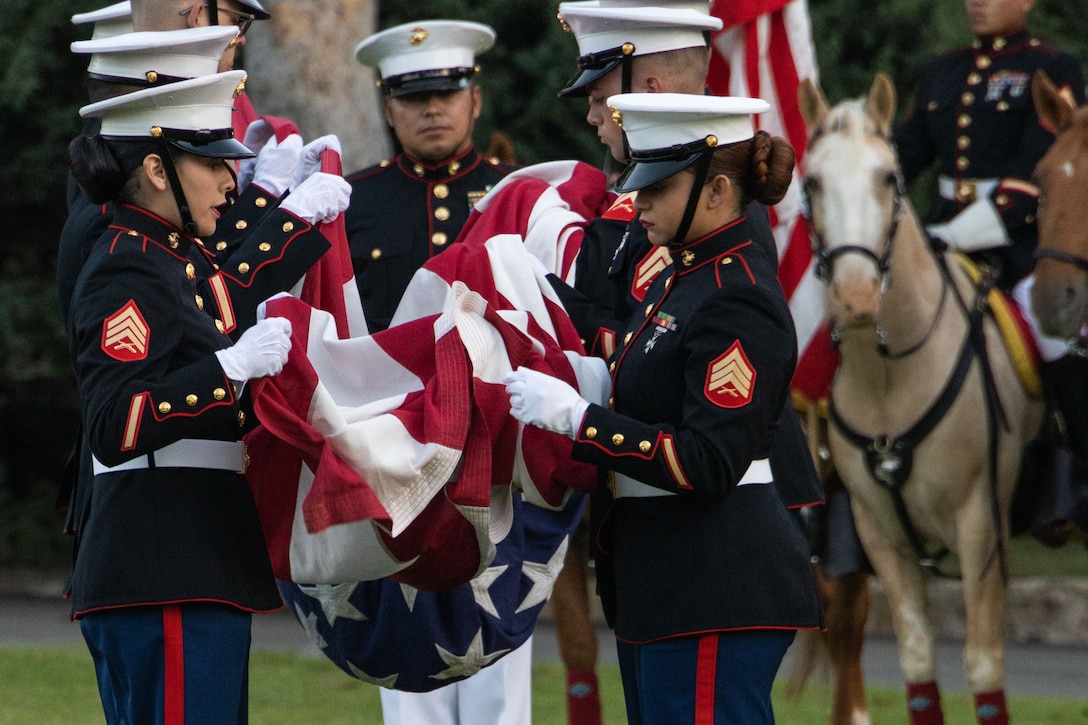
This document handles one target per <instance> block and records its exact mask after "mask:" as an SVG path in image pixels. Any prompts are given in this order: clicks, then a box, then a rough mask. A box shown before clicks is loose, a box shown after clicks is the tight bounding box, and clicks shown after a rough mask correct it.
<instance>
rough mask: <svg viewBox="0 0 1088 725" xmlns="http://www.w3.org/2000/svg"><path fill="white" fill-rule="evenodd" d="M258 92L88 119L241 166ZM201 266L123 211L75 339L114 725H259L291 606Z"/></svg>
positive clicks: (92, 579)
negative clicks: (260, 694) (277, 578)
mask: <svg viewBox="0 0 1088 725" xmlns="http://www.w3.org/2000/svg"><path fill="white" fill-rule="evenodd" d="M242 77H244V73H242V72H241V71H237V72H231V73H224V74H217V75H214V76H205V77H203V78H197V79H192V80H187V81H181V82H179V83H177V84H174V85H172V86H170V87H169V88H164V87H159V88H150V89H146V90H143V91H137V92H134V93H132V94H127V95H125V96H122V97H119V98H115V99H110V100H106V101H102V102H99V103H96V104H92V105H90V106H87V107H85V108H84V109H82V111H81V113H82V114H83V115H84V116H85V117H87V116H94V117H102V118H103V122H102V138H103V139H124V138H133V137H134V136H135V137H141V136H142V137H146V139H147V141H148V142H150V141H151V139H152V137H153V136H154V133H155V131H154V130H153V124H155V123H161V124H162V125H163V126H165V127H167V130H166V131H164V132H162V133H163V140H161V141H160V142H159V143H162V144H167V143H169V144H172V145H177V146H179V147H180V148H183V149H185V150H188V151H190V152H193V151H196V152H197V153H198V154H199V155H204V156H210V157H214V158H240V157H244V156H246V155H250V154H249V152H248V150H247V149H245V147H244V146H242V145H241V144H240V143H237V142H236V141H234V140H233V138H232V131H231V130H230V128H229V122H230V99H231V97H232V94H233V91H234V90H235V88H236V87H237V86H238V83H239V82H240V80H241V79H242ZM167 94H168V95H169V99H167V98H166V95H167ZM155 128H158V127H157V126H155ZM136 129H143V130H142V132H135V130H136ZM209 129H211V130H210V131H209ZM166 134H169V135H170V137H171V139H172V140H169V141H168V140H165V135H166ZM180 188H181V187H180V185H178V186H177V187H176V188H175V191H174V193H175V196H177V195H178V194H179V193H180V192H179V191H178V190H179V189H180ZM178 208H179V210H182V211H181V217H182V219H183V220H184V219H185V217H186V216H187V215H188V213H187V212H186V211H184V209H186V208H187V207H186V206H185V204H184V202H183V201H181V203H179V204H178ZM194 248H196V251H194ZM194 253H196V254H202V253H203V252H201V251H200V250H199V245H197V243H196V239H195V238H194V236H193V235H192V233H191V232H186V231H184V230H182V229H180V228H179V227H178V226H176V225H175V224H172V223H170V222H167V221H166V220H164V219H162V218H160V217H158V216H156V215H155V214H153V213H151V212H149V211H147V210H146V209H143V208H140V207H137V206H134V205H131V204H128V203H121V204H118V205H117V208H116V212H115V215H114V217H113V221H112V223H111V225H110V227H109V230H108V231H107V233H106V234H105V235H104V236H103V237H102V239H101V240H99V242H98V243H96V244H95V245H94V246H93V248H92V250H91V253H90V256H89V257H88V259H87V261H86V263H85V264H84V266H83V269H82V270H81V272H80V276H79V279H78V281H77V282H76V285H75V288H74V291H73V296H72V303H71V308H70V314H69V320H68V325H67V330H68V338H69V344H70V349H71V354H72V357H73V361H74V364H75V369H76V378H77V383H78V386H79V392H80V398H81V402H82V409H83V429H84V432H85V436H86V442H87V445H88V449H89V451H90V453H92V454H93V477H91V478H90V479H89V480H87V481H82V480H81V482H80V484H81V485H80V487H79V489H78V490H77V496H76V499H75V500H74V501H73V509H74V511H73V521H74V523H75V525H74V529H75V533H76V544H75V554H74V565H73V570H72V576H71V580H70V586H71V599H72V614H73V617H74V618H77V619H80V620H81V628H82V630H83V633H84V637H85V639H86V641H87V644H88V647H89V649H90V651H91V654H92V656H93V658H94V659H95V665H96V671H97V674H98V680H99V691H100V694H101V697H102V704H103V709H104V712H105V715H106V719H107V722H109V723H111V724H112V723H122V722H148V723H154V722H182V719H180V718H183V717H184V718H187V720H185V721H188V722H203V723H228V722H229V723H243V722H245V721H246V717H247V714H246V713H247V707H248V703H247V681H248V675H247V668H248V647H249V637H250V635H249V624H250V614H251V613H252V612H263V611H272V610H275V609H278V608H279V607H280V606H281V600H280V598H279V594H278V592H277V590H276V587H275V582H274V579H273V576H272V570H271V564H270V562H269V560H268V554H267V551H266V548H265V543H264V537H263V534H262V531H261V527H260V521H259V519H258V517H257V510H256V506H255V504H254V501H253V498H252V495H251V493H250V489H249V486H248V484H247V483H246V480H245V476H244V473H243V471H244V468H245V452H244V448H243V445H242V443H241V436H242V433H243V428H244V425H245V422H246V418H245V411H244V410H243V405H242V403H241V401H240V399H239V394H238V388H239V386H238V385H237V382H238V381H234V380H231V379H229V378H228V376H227V373H226V372H225V371H224V367H223V364H222V363H221V361H220V358H219V357H218V356H217V354H216V353H217V351H222V350H225V349H227V348H230V347H231V341H230V339H229V338H228V337H227V336H226V335H225V334H224V331H223V329H222V325H221V324H217V323H216V321H215V320H214V319H213V318H212V316H211V315H209V314H208V312H207V311H205V310H204V309H202V306H201V303H200V296H199V293H198V289H197V278H196V270H195V265H194V263H193V262H192V261H191V258H190V255H191V254H194ZM84 484H85V485H84ZM122 663H123V664H122Z"/></svg>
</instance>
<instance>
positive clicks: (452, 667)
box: [431, 629, 510, 680]
mask: <svg viewBox="0 0 1088 725" xmlns="http://www.w3.org/2000/svg"><path fill="white" fill-rule="evenodd" d="M435 650H437V651H438V656H439V657H441V658H442V661H443V662H445V663H446V664H447V665H449V666H448V667H447V668H446V669H444V670H442V671H441V672H439V673H438V674H436V675H431V677H433V678H434V679H436V680H448V679H450V678H451V677H470V676H472V675H474V674H476V673H477V672H479V671H480V670H481V669H483V668H484V667H487V666H488V665H489V664H491V663H492V662H494V661H495V660H497V659H498V658H500V657H502V656H503V655H504V654H506V653H507V652H509V651H510V650H508V649H500V650H497V651H495V652H492V653H491V654H484V635H483V630H482V629H478V630H476V636H475V637H473V638H472V641H471V642H470V643H469V645H468V650H466V651H465V653H464V654H463V655H461V656H460V657H459V656H457V655H455V654H454V653H453V652H450V651H448V650H445V649H443V648H442V647H440V646H439V645H435Z"/></svg>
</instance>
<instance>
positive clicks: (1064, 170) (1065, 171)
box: [1062, 161, 1076, 179]
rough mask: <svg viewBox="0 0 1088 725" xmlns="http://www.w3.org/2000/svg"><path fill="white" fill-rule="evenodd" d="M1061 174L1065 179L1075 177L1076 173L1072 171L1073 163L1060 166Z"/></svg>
mask: <svg viewBox="0 0 1088 725" xmlns="http://www.w3.org/2000/svg"><path fill="white" fill-rule="evenodd" d="M1062 173H1063V174H1065V175H1066V177H1068V178H1070V179H1072V178H1073V176H1074V175H1075V173H1076V172H1075V171H1074V169H1073V162H1072V161H1066V162H1065V163H1064V164H1062Z"/></svg>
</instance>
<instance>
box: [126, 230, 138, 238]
mask: <svg viewBox="0 0 1088 725" xmlns="http://www.w3.org/2000/svg"><path fill="white" fill-rule="evenodd" d="M128 235H129V236H130V237H138V236H140V233H139V232H138V231H136V230H135V229H129V230H128Z"/></svg>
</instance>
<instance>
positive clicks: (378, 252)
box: [370, 249, 382, 259]
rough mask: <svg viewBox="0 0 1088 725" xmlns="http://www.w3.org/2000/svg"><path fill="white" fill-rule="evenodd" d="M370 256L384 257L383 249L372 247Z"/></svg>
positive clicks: (373, 257)
mask: <svg viewBox="0 0 1088 725" xmlns="http://www.w3.org/2000/svg"><path fill="white" fill-rule="evenodd" d="M370 258H371V259H381V258H382V250H380V249H371V250H370Z"/></svg>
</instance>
